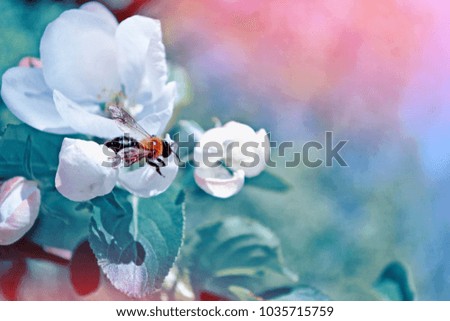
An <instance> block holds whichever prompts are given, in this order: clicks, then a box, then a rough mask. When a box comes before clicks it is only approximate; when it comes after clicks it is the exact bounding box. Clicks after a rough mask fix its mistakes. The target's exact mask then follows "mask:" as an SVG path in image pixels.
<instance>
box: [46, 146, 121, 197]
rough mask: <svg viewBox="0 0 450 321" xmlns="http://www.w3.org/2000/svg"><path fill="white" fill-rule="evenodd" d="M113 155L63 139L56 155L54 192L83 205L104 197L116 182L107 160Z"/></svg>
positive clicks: (109, 152)
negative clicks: (56, 166)
mask: <svg viewBox="0 0 450 321" xmlns="http://www.w3.org/2000/svg"><path fill="white" fill-rule="evenodd" d="M113 154H114V153H113V152H112V151H111V150H108V149H106V150H105V147H104V145H99V144H97V143H95V142H92V141H84V140H79V139H71V138H65V139H64V141H63V143H62V146H61V151H60V152H59V164H58V170H57V172H56V177H55V185H56V189H57V190H58V191H59V192H60V193H61V194H62V195H64V196H65V197H67V198H68V199H70V200H72V201H78V202H81V201H87V200H90V199H92V198H94V197H97V196H101V195H105V194H108V193H110V192H111V191H112V189H113V188H114V185H115V184H116V182H117V175H118V170H117V169H114V168H112V167H110V166H108V165H107V164H110V163H111V162H110V160H109V159H108V156H112V155H113Z"/></svg>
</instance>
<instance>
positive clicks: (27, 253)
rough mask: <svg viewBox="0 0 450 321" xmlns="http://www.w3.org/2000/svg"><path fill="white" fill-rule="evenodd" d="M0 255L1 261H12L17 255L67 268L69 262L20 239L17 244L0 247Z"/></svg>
mask: <svg viewBox="0 0 450 321" xmlns="http://www.w3.org/2000/svg"><path fill="white" fill-rule="evenodd" d="M0 254H1V255H0V257H1V258H2V259H13V258H16V257H17V255H19V256H20V257H22V258H29V259H35V260H44V261H49V262H52V263H55V264H58V265H62V266H68V265H69V263H70V261H69V260H66V259H63V258H61V257H59V256H57V255H54V254H51V253H47V252H45V251H44V249H43V248H42V247H40V246H39V245H37V244H36V243H33V242H31V241H28V240H26V239H22V240H20V241H19V242H16V243H14V244H13V245H9V246H4V247H2V246H0Z"/></svg>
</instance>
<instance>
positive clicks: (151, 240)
mask: <svg viewBox="0 0 450 321" xmlns="http://www.w3.org/2000/svg"><path fill="white" fill-rule="evenodd" d="M92 203H93V205H94V206H95V214H94V216H93V218H92V219H91V225H90V236H89V243H90V245H91V248H92V250H93V251H94V253H95V256H96V257H97V260H98V263H99V265H100V266H101V268H102V270H103V272H105V274H106V275H107V277H108V278H109V280H110V281H111V283H112V284H113V285H114V286H115V287H116V288H117V289H118V290H120V291H122V292H124V293H125V294H127V295H129V296H132V297H143V296H145V295H148V294H150V293H152V292H154V291H155V290H157V289H159V288H161V286H162V283H163V281H164V278H165V277H166V275H167V274H168V273H169V269H170V268H171V267H172V265H173V263H174V261H175V259H176V257H177V255H178V252H179V249H180V246H181V243H182V239H183V228H184V193H183V191H182V190H180V189H177V188H175V187H171V188H169V190H167V191H166V192H164V193H163V194H161V195H158V196H156V197H152V198H146V199H143V198H142V199H138V198H136V197H134V196H130V195H129V194H128V193H126V192H124V191H121V190H118V189H116V190H114V191H113V193H111V194H109V195H107V196H103V197H99V198H96V199H94V200H93V201H92Z"/></svg>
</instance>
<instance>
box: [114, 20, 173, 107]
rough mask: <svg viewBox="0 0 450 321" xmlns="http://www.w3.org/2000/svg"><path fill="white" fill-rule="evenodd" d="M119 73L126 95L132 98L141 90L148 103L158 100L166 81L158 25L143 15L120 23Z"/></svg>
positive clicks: (155, 21) (117, 35)
mask: <svg viewBox="0 0 450 321" xmlns="http://www.w3.org/2000/svg"><path fill="white" fill-rule="evenodd" d="M116 39H117V44H118V62H119V72H120V76H121V79H122V83H123V84H124V85H125V91H126V94H127V95H128V96H130V97H135V96H136V95H137V93H138V91H139V90H140V89H141V88H143V89H144V90H145V91H147V92H149V93H150V94H151V101H155V100H156V99H157V98H159V95H160V93H161V92H162V90H163V88H164V86H165V84H166V82H167V64H166V57H165V51H164V45H163V43H162V36H161V24H160V22H159V21H158V20H154V19H151V18H148V17H143V16H133V17H130V18H128V19H126V20H124V21H122V22H121V23H120V25H119V27H118V28H117V32H116Z"/></svg>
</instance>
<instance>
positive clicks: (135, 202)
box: [131, 195, 139, 241]
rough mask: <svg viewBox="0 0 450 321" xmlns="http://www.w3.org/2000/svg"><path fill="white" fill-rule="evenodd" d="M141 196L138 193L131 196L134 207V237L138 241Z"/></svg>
mask: <svg viewBox="0 0 450 321" xmlns="http://www.w3.org/2000/svg"><path fill="white" fill-rule="evenodd" d="M138 205H139V198H138V197H137V196H136V195H133V196H132V197H131V206H132V207H133V238H134V240H135V241H136V240H137V236H138V226H139V225H138V223H139V208H138Z"/></svg>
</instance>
